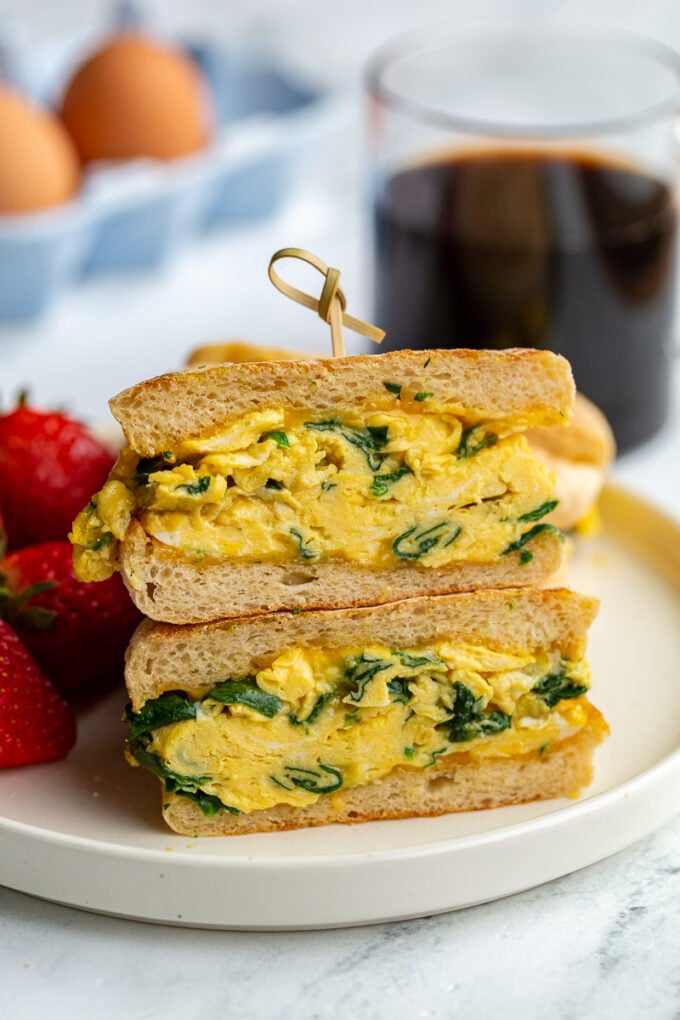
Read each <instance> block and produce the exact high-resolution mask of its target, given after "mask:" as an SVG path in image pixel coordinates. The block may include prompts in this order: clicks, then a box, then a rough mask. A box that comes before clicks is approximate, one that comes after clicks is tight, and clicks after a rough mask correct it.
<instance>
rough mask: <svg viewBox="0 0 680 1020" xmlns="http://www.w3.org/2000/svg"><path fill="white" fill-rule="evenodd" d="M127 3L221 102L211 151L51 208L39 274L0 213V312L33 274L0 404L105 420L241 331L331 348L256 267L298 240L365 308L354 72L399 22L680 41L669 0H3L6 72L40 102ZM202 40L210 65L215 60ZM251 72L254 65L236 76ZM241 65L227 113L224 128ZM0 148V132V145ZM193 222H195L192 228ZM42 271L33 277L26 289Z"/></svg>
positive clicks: (5, 333)
mask: <svg viewBox="0 0 680 1020" xmlns="http://www.w3.org/2000/svg"><path fill="white" fill-rule="evenodd" d="M133 8H135V9H136V10H133ZM121 11H122V13H121ZM131 11H132V13H133V15H134V16H138V15H139V12H140V11H141V12H142V15H143V17H144V19H145V20H146V25H147V26H148V29H149V31H150V32H151V33H159V35H160V36H161V37H162V38H164V39H166V40H168V39H169V40H182V41H183V42H184V43H187V45H190V46H191V48H192V52H194V54H198V55H199V56H200V57H201V59H202V60H203V61H204V70H205V72H206V74H207V75H208V78H209V79H210V76H211V75H212V76H213V77H212V79H211V80H212V82H213V84H214V83H215V82H217V87H218V89H221V90H222V92H221V96H222V99H220V105H222V100H223V99H224V103H226V106H223V108H222V109H221V111H218V113H219V115H220V116H222V115H224V117H225V118H226V120H225V123H224V124H223V126H222V127H221V128H220V136H219V145H215V147H214V149H213V153H212V156H211V158H212V157H213V156H214V159H216V160H217V163H215V162H214V161H213V162H212V163H210V164H209V165H208V163H207V162H206V160H205V159H204V158H203V157H202V156H201V155H200V153H199V155H198V156H194V158H193V159H192V158H189V159H188V160H186V159H185V160H184V161H182V162H181V173H180V172H179V171H178V170H176V171H175V172H174V173H173V172H170V177H167V178H163V179H161V178H158V177H157V176H154V171H153V168H151V169H149V168H148V167H147V168H144V167H142V168H141V169H138V171H135V173H132V174H128V175H123V176H122V177H120V178H115V179H113V178H112V177H111V175H110V174H109V175H108V176H107V173H102V174H100V175H99V177H97V174H95V175H94V178H95V179H94V180H90V182H89V183H88V185H87V187H86V188H85V189H84V190H83V191H82V193H80V194H79V195H78V197H77V198H76V199H73V201H72V202H71V203H70V204H69V203H67V205H68V207H69V215H71V213H72V214H73V215H72V218H71V219H67V220H64V217H65V216H66V212H65V211H64V212H59V213H51V214H49V213H48V214H42V216H41V217H39V219H40V220H41V223H42V224H43V225H44V224H46V226H45V230H46V231H47V233H48V235H50V237H51V239H52V242H54V244H53V249H52V251H53V250H55V246H56V241H55V237H56V235H57V234H59V232H60V231H61V232H62V233H65V234H68V235H69V236H70V238H71V249H70V250H69V252H67V254H66V255H64V256H60V258H61V259H62V261H61V263H60V264H59V266H57V268H56V269H55V267H54V266H52V267H51V268H49V267H48V268H46V266H47V263H48V262H49V259H50V258H51V257H53V255H50V253H49V252H48V253H47V254H45V251H41V253H40V254H39V255H36V249H35V247H33V248H31V245H35V244H36V243H37V241H36V237H35V232H31V231H30V230H27V228H26V225H25V222H24V221H23V220H22V222H19V221H20V220H21V219H22V218H21V217H17V216H10V217H9V218H7V217H6V218H5V223H4V224H3V222H2V217H0V294H1V293H2V287H3V286H4V292H5V297H6V298H7V300H8V301H9V302H10V304H11V300H13V301H15V302H19V304H21V302H20V300H19V299H20V297H21V294H20V292H21V291H22V287H24V286H26V284H25V279H26V276H28V278H29V279H30V280H31V281H32V284H33V291H32V294H31V295H29V297H28V298H26V302H27V303H25V305H24V306H23V307H22V308H19V310H18V312H17V314H14V315H11V316H10V315H7V316H6V317H5V319H4V321H3V320H0V396H1V397H2V400H3V401H4V402H5V404H7V402H8V401H9V400H10V399H11V398H13V396H14V394H15V393H16V391H17V390H18V389H20V388H22V387H25V386H29V387H30V389H31V391H32V394H33V397H34V399H35V401H36V402H37V403H39V404H41V405H55V404H57V405H61V406H66V407H68V408H69V409H71V410H72V411H73V412H75V413H77V414H79V415H82V416H85V417H87V418H89V419H92V420H99V419H102V418H104V417H105V416H106V414H107V411H106V400H107V399H108V397H109V396H111V395H112V394H113V393H115V392H117V391H118V390H120V389H122V388H123V387H125V386H127V385H129V384H132V383H134V382H136V381H138V380H139V379H141V378H144V377H147V376H149V375H153V374H157V373H159V372H162V371H165V370H169V369H173V368H176V367H178V366H180V365H181V364H182V363H183V361H184V359H185V358H186V356H187V355H188V353H189V351H190V350H191V349H192V348H194V347H196V346H198V345H199V344H204V343H208V342H211V341H218V340H223V339H243V340H251V341H255V342H260V343H263V344H269V345H275V346H291V347H296V348H298V349H302V350H323V351H326V352H328V351H330V341H329V337H328V330H327V328H326V327H325V326H324V325H323V324H322V323H321V321H320V320H319V319H318V318H315V317H314V316H313V315H312V314H311V313H309V312H306V311H305V310H304V309H302V308H300V307H299V306H297V305H294V304H292V303H291V302H289V301H286V300H285V299H284V298H282V297H281V296H280V295H279V294H278V293H277V292H276V291H275V290H274V288H273V287H272V286H271V285H270V283H269V281H268V279H267V265H268V262H269V258H270V256H271V254H272V253H273V252H274V251H275V250H276V249H278V248H280V247H283V246H288V245H296V246H300V247H305V248H309V249H310V250H312V251H314V252H316V253H317V254H318V255H319V256H320V257H321V258H322V259H323V260H324V261H326V262H327V263H328V264H330V265H333V266H337V267H338V268H340V269H341V271H342V274H343V276H342V286H343V289H344V291H345V294H346V296H347V301H348V310H349V311H350V312H352V313H353V314H355V315H358V316H361V317H363V318H368V319H370V318H371V313H372V307H371V297H370V254H369V218H370V217H369V210H368V201H367V183H366V152H365V144H364V121H365V102H364V98H363V94H362V91H363V90H362V74H363V69H364V68H365V65H366V61H367V59H368V58H369V55H370V54H372V53H373V52H374V50H375V49H376V47H378V46H379V45H380V44H382V43H383V42H385V41H386V40H387V39H389V38H391V37H393V36H395V35H396V34H398V33H399V32H402V31H404V30H406V29H410V28H414V27H417V26H419V25H424V24H427V23H429V22H433V21H437V20H440V19H444V18H456V17H461V18H462V17H467V16H469V15H471V14H474V16H476V17H478V16H483V15H487V14H488V15H503V16H532V17H533V16H538V17H540V18H543V19H545V18H548V19H566V20H569V19H576V18H577V19H581V20H585V21H587V22H592V23H593V25H595V24H597V25H600V26H601V25H604V26H605V27H606V26H608V25H609V26H612V27H618V28H629V29H633V30H637V31H640V32H642V33H644V34H645V35H647V36H651V37H653V38H655V39H658V40H660V41H663V42H664V43H666V44H667V45H669V46H671V47H674V48H676V49H680V7H679V6H678V4H677V2H676V0H649V2H648V3H646V4H644V5H641V4H639V2H637V0H504V2H503V0H496V2H491V0H486V2H477V3H475V5H474V10H473V9H472V5H470V3H469V2H465V0H459V2H457V0H419V2H418V3H417V4H415V3H413V2H412V0H323V3H319V2H318V0H317V2H314V0H190V2H189V0H156V2H152V3H148V4H140V5H130V4H123V5H121V4H111V3H108V2H103V0H102V2H94V0H89V2H88V0H62V2H60V3H58V4H55V3H52V2H51V0H0V24H1V25H2V26H3V36H2V38H3V39H4V67H5V74H7V73H9V72H12V73H14V74H19V75H20V76H23V77H22V80H23V81H24V82H26V83H27V88H28V89H29V90H32V91H33V93H34V95H35V97H36V98H39V99H41V100H45V101H48V102H51V103H55V102H57V97H58V94H59V92H60V91H62V92H63V88H64V82H65V80H67V79H68V76H69V74H72V72H73V70H74V69H75V68H76V67H77V66H78V65H79V62H81V61H82V59H83V56H84V55H85V54H87V53H88V52H89V51H91V49H92V46H93V44H94V41H97V40H101V39H103V38H105V37H106V36H107V34H110V31H111V25H112V24H113V23H114V21H115V19H116V18H120V17H124V18H125V17H130V16H132V15H131V14H130V12H131ZM215 52H217V53H218V56H219V55H220V54H221V57H220V59H219V60H217V62H216V63H215V61H212V64H211V60H212V56H214V53H215ZM225 54H226V57H225ZM220 61H221V63H220ZM253 66H256V67H257V69H258V73H259V72H262V70H263V68H264V69H265V70H266V72H267V73H266V74H265V75H264V78H263V77H262V74H260V76H259V77H257V76H256V79H252V80H250V85H249V79H248V73H250V72H252V68H253ZM17 68H18V71H17ZM8 69H9V71H8ZM12 69H13V70H12ZM249 69H250V70H249ZM237 71H238V73H239V74H240V75H241V77H240V80H239V82H238V91H239V94H238V103H239V104H241V107H240V113H239V116H237V117H236V119H234V120H233V121H230V120H229V118H230V117H231V116H232V115H233V116H235V113H234V110H231V111H230V110H229V109H228V106H229V102H231V101H232V99H233V97H234V95H235V92H234V91H233V89H235V88H236V86H235V77H234V76H235V74H236V72H237ZM267 75H269V77H267ZM215 76H216V77H215ZM282 83H283V84H282ZM250 86H252V89H251V91H249V88H250ZM281 88H283V90H284V93H285V97H286V98H285V100H281V95H282V93H281ZM230 89H232V91H231V92H230ZM253 90H254V91H253ZM254 94H255V95H256V98H255V100H253V98H252V97H253V95H254ZM225 96H226V99H225V98H224V97H225ZM249 104H250V105H249ZM258 104H260V105H259V106H258ZM237 112H238V111H237ZM7 144H8V141H7V139H6V138H0V147H2V146H6V145H7ZM248 160H250V162H248ZM216 167H217V170H216V169H215V168H216ZM218 170H219V173H218ZM239 171H242V172H241V178H240V181H239V179H238V178H239ZM182 174H185V175H188V176H185V177H182ZM220 174H222V177H221V178H220ZM192 175H193V176H192ZM220 180H221V181H222V182H223V183H224V181H227V182H230V184H231V186H232V188H233V186H234V181H235V180H236V181H237V183H238V184H239V186H245V187H246V192H245V195H246V197H245V198H243V199H242V201H241V202H240V204H239V209H238V210H236V211H235V210H234V208H233V205H230V200H229V197H228V196H229V193H230V192H229V188H227V189H226V190H223V191H222V192H220ZM168 181H170V183H168ZM192 182H193V183H196V182H198V184H197V187H198V192H200V188H201V187H203V188H204V191H203V192H202V194H203V198H202V199H201V200H200V201H195V200H194V201H193V204H192V200H189V201H188V202H186V203H185V205H183V206H181V208H180V210H179V212H178V213H177V215H176V216H175V219H174V220H172V223H171V226H170V227H168V224H167V222H166V223H165V225H163V224H164V221H163V212H162V210H160V211H159V208H157V209H156V213H158V216H159V218H157V219H155V220H154V219H153V218H152V219H151V220H149V221H148V222H149V224H150V225H147V226H145V225H144V222H145V221H144V220H143V213H140V211H139V210H140V206H139V205H135V201H136V200H137V199H138V198H139V194H143V195H145V196H146V199H148V198H149V196H152V197H155V198H156V199H157V200H158V201H157V204H158V206H159V207H160V205H162V201H161V199H163V200H164V199H166V198H167V199H168V201H169V202H170V204H172V201H174V198H175V197H176V196H177V194H179V193H181V192H182V191H183V188H184V187H185V185H188V184H191V183H192ZM206 182H207V183H206ZM248 188H250V189H251V190H250V191H248ZM252 188H255V192H256V197H255V200H254V202H253V205H252V207H251V206H249V205H248V203H249V202H250V201H251V200H252V199H253V192H252ZM258 189H259V190H258ZM198 192H196V191H194V192H191V194H193V195H194V196H195V195H196V194H197V193H198ZM206 194H208V195H209V200H210V202H211V203H212V205H211V206H210V209H211V212H210V219H211V224H212V226H211V229H206V228H205V208H203V209H202V210H201V208H197V207H198V206H201V203H202V202H205V201H207V199H206V198H205V195H206ZM130 196H132V199H130ZM225 196H226V197H225ZM258 196H259V197H258ZM263 196H264V197H263ZM129 201H130V202H131V204H129V205H126V203H127V202H129ZM74 203H75V206H76V209H75V211H74V209H73V204H74ZM237 204H238V203H237ZM121 208H122V209H123V211H124V212H125V211H126V210H127V224H126V225H125V224H123V227H124V229H123V227H121V224H120V222H116V219H115V215H114V214H120V211H121ZM244 209H245V210H246V213H245V214H244ZM83 210H85V212H84V211H83ZM248 210H249V211H248ZM147 211H148V210H147ZM201 216H203V217H204V219H203V220H201ZM192 217H193V218H194V219H192ZM194 220H195V221H196V222H199V223H201V227H200V229H194V227H195V222H194ZM102 222H103V223H104V224H105V225H108V235H107V236H106V237H104V240H102V237H101V236H99V235H97V234H96V231H95V226H97V227H100V226H101V223H102ZM192 224H193V226H192ZM190 227H191V229H190ZM213 227H214V229H213ZM135 229H137V231H138V234H137V238H138V240H139V237H140V236H142V235H145V236H147V237H153V238H154V239H155V241H156V242H157V245H156V250H154V251H147V252H146V254H144V252H143V251H142V249H143V248H144V246H143V245H142V246H141V247H140V245H139V243H137V245H136V246H135V244H133V245H132V248H133V250H134V251H136V252H137V257H136V258H135V257H132V258H130V257H128V256H129V253H128V254H127V255H126V252H125V241H124V238H123V240H121V236H122V234H124V233H125V230H131V231H132V235H131V236H133V237H134V236H135V234H134V231H135ZM78 230H81V233H80V234H78V236H77V238H76V239H75V240H74V236H75V234H77V233H78ZM3 231H4V233H3ZM121 231H122V234H121ZM13 246H14V247H13ZM152 248H153V245H152ZM140 252H141V254H140ZM22 259H23V260H24V261H25V262H27V265H28V269H27V268H26V266H25V265H24V267H23V268H21V273H22V274H23V276H22V278H21V280H19V282H17V279H18V278H15V277H13V276H12V273H14V272H19V270H18V269H17V266H18V265H19V262H20V261H21V260H22ZM45 260H47V261H45ZM135 263H136V264H135ZM41 273H44V274H45V275H46V278H47V280H48V282H47V283H46V284H45V287H44V288H43V289H42V290H41V286H40V285H39V284H40V281H39V277H40V274H41ZM303 279H304V280H306V287H307V289H312V288H315V287H318V282H315V280H314V274H311V275H310V276H307V277H305V276H304V274H303V275H302V276H300V277H299V283H300V285H303V286H304V285H305V284H304V283H303V282H302V281H303ZM29 290H30V287H29ZM8 295H9V297H8ZM10 299H11V300H10ZM31 302H33V304H31ZM15 311H16V309H15ZM348 346H349V348H350V350H358V349H361V348H362V347H363V342H362V341H360V340H359V339H358V338H357V339H356V340H353V339H352V338H351V337H350V338H348Z"/></svg>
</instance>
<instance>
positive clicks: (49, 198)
mask: <svg viewBox="0 0 680 1020" xmlns="http://www.w3.org/2000/svg"><path fill="white" fill-rule="evenodd" d="M79 178H80V164H79V161H78V155H77V153H76V151H75V149H74V147H73V143H72V141H71V139H70V138H69V136H68V135H67V133H66V132H65V131H64V128H63V127H62V125H61V123H60V122H59V121H58V120H57V118H56V117H53V116H52V114H51V113H48V112H47V111H46V110H41V109H39V108H38V107H36V106H33V105H32V104H31V103H29V102H28V100H27V99H25V98H24V97H23V96H22V95H20V94H19V93H18V92H17V91H16V90H15V89H12V88H10V87H9V86H6V85H0V214H2V213H10V214H11V213H25V212H34V211H35V210H37V209H47V208H49V207H50V206H53V205H59V204H60V203H62V202H66V201H68V199H69V198H71V197H72V196H73V195H74V194H75V192H76V191H77V190H78V185H79Z"/></svg>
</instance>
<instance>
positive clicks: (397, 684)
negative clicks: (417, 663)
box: [387, 676, 411, 705]
mask: <svg viewBox="0 0 680 1020" xmlns="http://www.w3.org/2000/svg"><path fill="white" fill-rule="evenodd" d="M408 684H409V681H408V678H407V677H405V676H395V678H394V680H388V681H387V690H388V691H389V692H390V694H391V695H392V701H398V702H399V703H400V704H402V705H405V704H406V702H407V701H408V699H409V698H410V697H411V692H410V691H409V689H408Z"/></svg>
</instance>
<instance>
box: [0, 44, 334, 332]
mask: <svg viewBox="0 0 680 1020" xmlns="http://www.w3.org/2000/svg"><path fill="white" fill-rule="evenodd" d="M180 45H183V48H184V49H185V50H187V51H188V52H189V54H190V55H191V56H192V57H193V59H194V60H196V62H197V63H198V64H199V66H200V67H201V68H202V69H203V71H204V73H205V75H206V78H207V80H208V85H209V87H210V90H211V93H212V98H213V103H214V109H215V119H216V127H215V132H214V137H213V140H212V142H211V143H210V145H209V146H208V147H207V148H206V149H204V150H203V151H202V152H200V153H196V154H194V155H192V156H187V157H182V158H180V159H175V160H172V161H168V162H161V161H157V160H151V159H137V160H131V161H127V162H125V163H116V164H110V165H105V164H99V165H95V166H93V167H92V168H91V169H89V170H86V171H85V173H84V177H83V182H82V187H81V190H80V192H79V194H78V195H77V197H75V198H74V199H73V201H71V202H68V203H66V204H64V205H61V206H59V207H55V208H54V209H50V210H48V211H44V212H39V213H33V214H23V215H16V216H0V320H16V319H27V318H32V317H35V316H37V315H39V314H41V313H42V312H44V311H45V310H46V309H47V308H48V307H49V306H50V305H51V304H52V303H53V301H54V300H55V298H56V297H57V296H58V295H59V294H60V293H61V292H62V291H63V290H64V289H65V288H66V287H67V286H69V285H70V284H72V283H73V282H75V281H77V280H82V279H83V278H85V277H87V276H90V275H93V274H96V273H102V272H108V271H115V270H135V269H139V270H150V269H153V268H155V267H158V266H160V265H161V264H163V263H164V262H165V261H166V260H167V259H168V258H169V257H170V256H171V254H172V253H173V252H174V251H176V250H177V249H178V248H179V247H181V246H182V245H184V244H185V243H186V242H187V241H188V240H189V239H190V238H192V237H193V236H196V235H201V234H205V233H207V232H210V231H214V230H217V229H228V228H234V227H237V226H239V225H242V224H245V223H249V222H254V221H257V220H261V219H264V218H265V217H267V216H270V215H271V214H272V213H274V212H275V211H276V210H277V209H279V207H280V206H281V205H282V204H283V202H284V201H285V200H286V198H287V197H288V196H289V195H290V194H291V192H292V190H293V188H294V186H295V185H296V183H297V181H298V179H300V178H301V174H300V170H301V168H302V165H303V161H304V160H305V158H306V157H307V156H309V155H310V153H311V151H312V149H313V147H314V146H315V145H318V144H319V141H320V139H321V138H322V137H323V135H324V134H325V133H327V132H328V130H329V128H330V127H332V125H334V124H336V123H337V121H338V117H340V119H342V113H341V111H342V109H343V108H344V104H343V102H342V100H340V99H339V97H337V96H336V95H334V94H333V93H332V92H331V90H330V89H329V88H327V87H325V86H323V85H321V84H320V83H318V82H310V81H309V80H305V79H304V78H303V77H302V76H300V75H299V74H296V73H294V72H292V71H290V70H289V69H287V68H286V67H285V66H284V65H281V64H279V63H277V62H276V61H274V60H272V59H271V58H269V57H267V56H266V55H263V54H262V53H257V52H255V51H252V50H251V51H244V50H243V49H242V48H239V49H236V48H231V47H227V46H226V45H222V44H219V43H212V42H205V41H198V42H196V41H192V42H184V43H180ZM92 49H93V41H92V39H86V38H82V37H81V38H80V39H77V40H75V39H69V40H67V41H61V43H54V44H52V45H51V46H47V47H44V48H43V50H42V51H40V50H38V49H35V50H33V51H32V53H31V60H30V62H29V64H28V65H27V66H24V68H23V79H24V81H23V84H24V85H25V87H26V91H27V92H28V93H29V94H30V95H32V96H33V97H34V98H35V99H37V100H39V101H41V102H43V103H47V104H50V103H53V101H54V100H55V98H56V97H57V96H59V95H60V94H61V91H62V89H63V84H64V82H65V81H66V80H67V79H68V77H69V75H70V73H71V72H72V70H73V69H74V68H75V67H76V66H77V65H78V64H79V62H80V60H81V59H82V58H83V57H84V56H85V54H87V53H89V52H92Z"/></svg>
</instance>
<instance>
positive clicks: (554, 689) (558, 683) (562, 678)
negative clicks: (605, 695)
mask: <svg viewBox="0 0 680 1020" xmlns="http://www.w3.org/2000/svg"><path fill="white" fill-rule="evenodd" d="M587 690H588V688H587V687H586V686H585V685H584V684H578V683H576V682H575V681H574V680H572V678H571V677H570V676H569V675H568V674H567V673H564V672H563V673H548V674H547V676H544V677H542V678H541V679H540V680H539V681H538V683H537V684H534V686H533V687H532V688H531V693H532V694H536V695H538V697H539V698H541V699H542V700H543V701H544V702H545V704H546V705H547V706H548V708H554V707H555V705H557V703H558V702H560V701H566V700H567V699H569V698H579V697H580V696H581V695H582V694H585V693H586V691H587Z"/></svg>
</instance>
